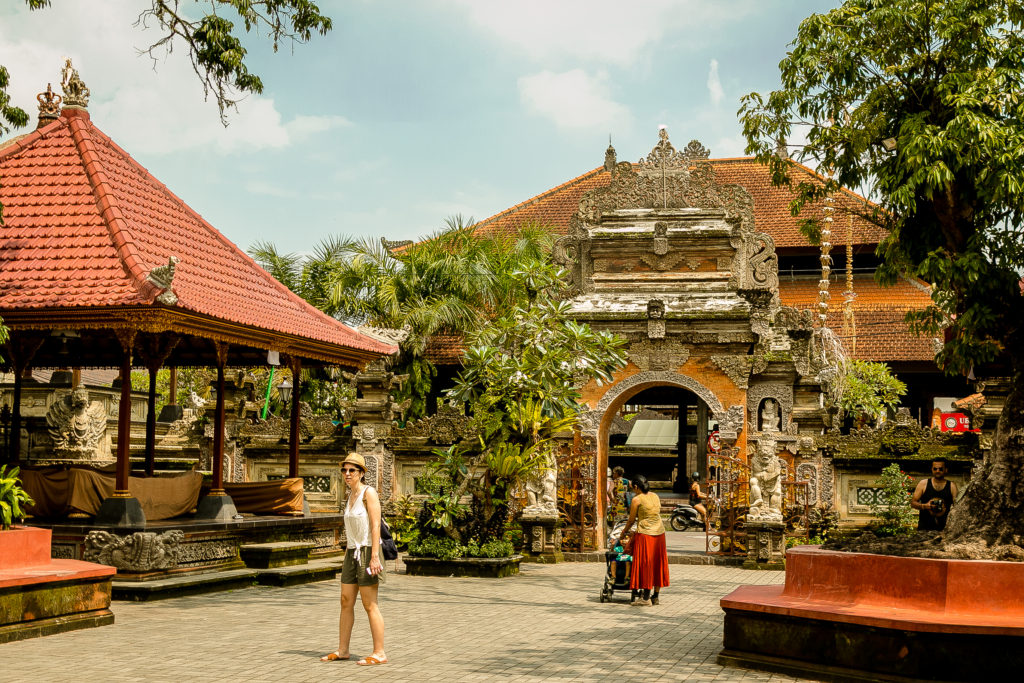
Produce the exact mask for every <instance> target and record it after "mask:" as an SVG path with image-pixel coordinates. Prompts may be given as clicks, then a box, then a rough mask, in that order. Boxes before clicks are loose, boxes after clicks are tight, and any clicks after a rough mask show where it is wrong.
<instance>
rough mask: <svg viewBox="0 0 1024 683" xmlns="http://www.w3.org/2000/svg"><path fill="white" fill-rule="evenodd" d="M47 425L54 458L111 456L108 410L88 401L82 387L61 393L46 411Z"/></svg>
mask: <svg viewBox="0 0 1024 683" xmlns="http://www.w3.org/2000/svg"><path fill="white" fill-rule="evenodd" d="M46 426H47V430H48V431H49V434H50V439H51V440H52V441H53V451H54V454H55V455H56V456H57V457H60V458H73V459H78V460H109V459H111V454H110V444H109V443H108V442H107V439H106V432H107V411H106V410H104V408H103V403H102V402H101V401H90V400H89V392H88V391H87V390H86V389H85V387H84V386H81V385H79V386H77V387H75V388H74V389H72V390H71V392H70V393H67V394H64V395H63V396H60V398H58V399H57V400H55V401H54V402H53V403H51V404H50V408H49V410H47V411H46Z"/></svg>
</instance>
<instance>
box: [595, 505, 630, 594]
mask: <svg viewBox="0 0 1024 683" xmlns="http://www.w3.org/2000/svg"><path fill="white" fill-rule="evenodd" d="M625 528H626V520H624V519H623V520H620V521H618V522H616V523H615V526H613V527H612V531H611V533H610V534H609V535H608V547H609V548H610V550H608V551H606V552H605V554H604V563H605V573H604V585H603V586H602V587H601V602H608V601H609V600H611V599H612V595H613V594H614V593H615V591H617V590H619V591H626V592H627V593H628V592H630V589H629V572H628V571H627V569H628V568H629V565H630V562H631V561H632V558H630V559H629V560H625V559H619V558H620V557H621V558H625V557H629V555H625V553H626V550H627V549H625V548H622V546H621V545H620V543H619V539H620V538H621V537H622V531H623V529H625ZM616 548H618V549H616ZM613 567H614V569H613Z"/></svg>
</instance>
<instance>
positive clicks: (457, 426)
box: [392, 404, 469, 446]
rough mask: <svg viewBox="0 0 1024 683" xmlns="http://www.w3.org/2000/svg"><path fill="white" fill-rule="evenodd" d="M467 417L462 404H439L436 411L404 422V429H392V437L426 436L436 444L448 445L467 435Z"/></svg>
mask: <svg viewBox="0 0 1024 683" xmlns="http://www.w3.org/2000/svg"><path fill="white" fill-rule="evenodd" d="M468 428H469V418H468V417H466V414H465V410H464V409H463V408H462V406H453V405H450V404H439V405H438V407H437V413H436V414H434V415H428V416H426V417H422V418H420V419H418V420H414V421H412V422H409V423H407V424H406V426H405V428H404V429H400V430H392V436H393V437H396V438H397V437H426V438H429V439H430V440H431V441H433V442H434V443H436V444H439V445H442V446H448V445H450V444H453V443H455V442H456V441H458V440H459V439H461V438H464V437H467V436H469V432H468Z"/></svg>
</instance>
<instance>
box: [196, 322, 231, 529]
mask: <svg viewBox="0 0 1024 683" xmlns="http://www.w3.org/2000/svg"><path fill="white" fill-rule="evenodd" d="M216 349H217V402H216V407H215V408H214V411H213V482H212V488H211V489H210V492H209V493H208V494H206V496H204V497H203V499H202V500H201V501H199V507H198V508H197V509H196V519H202V520H209V521H216V522H230V521H232V520H233V519H234V518H235V515H236V514H237V513H238V510H237V509H235V503H234V501H233V500H231V496H229V495H228V494H227V493H226V492H225V491H224V366H225V365H227V362H228V345H227V344H225V343H223V342H216Z"/></svg>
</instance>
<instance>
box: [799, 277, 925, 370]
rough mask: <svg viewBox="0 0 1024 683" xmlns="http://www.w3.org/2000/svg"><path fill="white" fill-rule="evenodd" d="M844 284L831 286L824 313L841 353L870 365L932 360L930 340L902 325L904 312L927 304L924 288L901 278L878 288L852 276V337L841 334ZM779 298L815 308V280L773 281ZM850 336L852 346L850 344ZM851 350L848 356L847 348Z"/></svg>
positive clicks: (866, 280) (834, 283)
mask: <svg viewBox="0 0 1024 683" xmlns="http://www.w3.org/2000/svg"><path fill="white" fill-rule="evenodd" d="M844 290H845V283H844V282H843V281H842V280H839V281H838V282H832V284H831V286H830V287H829V295H830V298H829V313H828V318H827V324H828V326H829V327H831V328H832V329H833V330H835V332H836V334H837V335H839V338H840V339H842V341H843V345H844V346H845V347H846V351H847V353H850V354H851V356H852V357H854V358H857V359H860V360H873V361H887V362H890V361H932V360H934V358H935V348H934V346H933V342H932V340H931V339H930V338H928V337H919V336H917V335H916V334H913V333H911V332H910V330H909V329H908V328H907V324H906V323H905V322H903V320H904V316H906V314H907V312H908V311H911V310H915V309H920V308H924V307H925V306H927V305H928V304H930V303H931V297H930V296H929V295H928V292H927V289H926V287H925V285H923V284H921V283H917V282H911V281H909V280H901V281H899V282H897V283H896V284H894V285H893V286H891V287H882V286H881V285H879V284H878V283H876V282H875V280H874V277H872V276H871V275H870V274H858V275H857V276H856V277H854V283H853V291H854V293H855V294H856V298H855V299H854V302H853V314H854V327H853V328H852V330H851V332H852V334H844V331H843V319H844V314H843V310H844V301H845V297H844V295H843V291H844ZM779 300H780V301H781V302H782V304H783V305H785V306H793V307H794V308H799V309H804V308H810V309H812V310H816V307H817V303H818V279H817V278H798V279H791V278H788V277H786V276H785V275H783V276H782V277H780V278H779ZM854 338H855V339H856V345H854ZM854 346H855V347H856V348H855V351H854V352H852V353H851V350H854Z"/></svg>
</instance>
